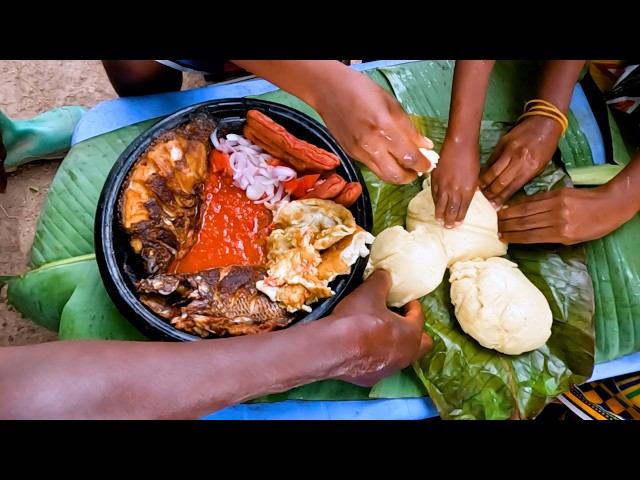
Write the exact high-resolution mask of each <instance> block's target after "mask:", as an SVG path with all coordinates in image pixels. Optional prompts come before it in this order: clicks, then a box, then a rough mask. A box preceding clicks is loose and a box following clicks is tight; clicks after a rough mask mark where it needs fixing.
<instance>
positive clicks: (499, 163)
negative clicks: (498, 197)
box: [479, 156, 510, 200]
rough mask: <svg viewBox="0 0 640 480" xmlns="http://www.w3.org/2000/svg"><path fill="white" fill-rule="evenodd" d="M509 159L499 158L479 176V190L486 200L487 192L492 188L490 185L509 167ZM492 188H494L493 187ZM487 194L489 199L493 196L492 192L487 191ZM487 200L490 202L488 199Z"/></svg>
mask: <svg viewBox="0 0 640 480" xmlns="http://www.w3.org/2000/svg"><path fill="white" fill-rule="evenodd" d="M509 162H510V158H509V157H506V156H505V157H500V158H498V159H497V160H496V161H495V162H494V163H493V164H492V165H491V166H490V167H489V168H488V169H486V170H485V171H484V172H483V173H482V174H481V175H480V180H479V185H480V189H481V190H482V193H484V194H485V196H486V197H487V198H489V195H488V194H487V190H488V189H489V188H490V187H491V186H492V184H493V183H494V182H495V181H496V179H498V178H499V177H500V175H502V174H503V172H504V171H505V170H506V169H507V167H508V166H509ZM494 188H496V187H495V186H494ZM489 194H490V195H491V197H493V196H495V194H494V193H493V191H492V190H489ZM489 200H491V199H490V198H489Z"/></svg>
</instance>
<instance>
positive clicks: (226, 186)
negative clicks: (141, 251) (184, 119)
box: [169, 172, 273, 273]
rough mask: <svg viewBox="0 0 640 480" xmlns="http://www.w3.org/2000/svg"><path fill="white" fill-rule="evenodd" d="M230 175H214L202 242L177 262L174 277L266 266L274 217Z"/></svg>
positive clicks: (207, 191)
mask: <svg viewBox="0 0 640 480" xmlns="http://www.w3.org/2000/svg"><path fill="white" fill-rule="evenodd" d="M232 182H233V179H232V178H231V177H229V176H228V175H221V174H220V173H217V172H211V173H210V174H209V177H208V179H207V181H206V183H205V187H204V188H205V201H204V202H203V205H202V208H204V212H203V214H202V224H201V227H200V231H199V234H198V239H197V241H196V243H195V244H194V245H193V247H192V248H191V250H190V251H189V253H187V254H186V255H185V256H184V257H183V258H182V259H181V260H177V261H175V262H173V265H171V267H170V268H169V271H170V272H172V273H194V272H197V271H200V270H205V269H208V268H215V267H226V266H229V265H264V264H265V263H266V238H267V236H268V235H269V233H270V231H271V221H272V219H273V215H272V213H271V211H270V210H269V209H268V208H267V207H265V206H264V205H263V204H256V203H254V202H253V201H252V200H249V199H248V198H247V196H246V195H245V192H244V190H242V189H241V188H239V187H236V186H235V185H233V183H232Z"/></svg>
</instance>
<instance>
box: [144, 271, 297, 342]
mask: <svg viewBox="0 0 640 480" xmlns="http://www.w3.org/2000/svg"><path fill="white" fill-rule="evenodd" d="M266 274H267V270H266V268H264V267H262V266H240V265H234V266H230V267H221V268H212V269H208V270H203V271H201V272H197V273H190V274H186V273H181V274H162V275H156V276H154V277H151V278H147V279H143V280H140V281H139V282H138V283H137V288H138V291H139V292H140V293H141V294H142V295H141V296H140V299H141V301H142V303H144V304H145V305H147V306H148V307H149V308H150V309H151V310H153V311H154V312H155V313H156V314H158V315H160V316H161V317H163V318H165V319H167V320H169V323H170V324H171V325H173V326H174V327H175V328H177V329H179V330H183V331H186V332H188V333H191V334H194V335H198V336H200V337H203V338H207V337H210V336H212V335H213V336H218V337H225V336H235V335H250V334H256V333H262V332H269V331H272V330H276V329H280V328H284V327H287V326H288V325H290V324H291V322H292V321H293V319H294V317H293V316H292V315H291V314H289V313H287V312H286V310H285V309H283V308H281V307H280V306H279V305H278V304H277V303H275V302H272V301H271V300H270V299H269V297H267V296H266V295H265V294H263V293H262V292H260V291H259V290H258V289H257V288H256V282H257V281H258V280H261V279H262V278H264V277H265V276H266Z"/></svg>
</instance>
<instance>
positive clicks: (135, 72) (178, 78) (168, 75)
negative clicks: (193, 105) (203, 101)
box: [102, 60, 182, 97]
mask: <svg viewBox="0 0 640 480" xmlns="http://www.w3.org/2000/svg"><path fill="white" fill-rule="evenodd" d="M102 66H103V67H104V70H105V73H106V74H107V77H108V78H109V81H110V82H111V86H112V87H113V89H114V90H115V92H116V93H117V94H118V96H119V97H132V96H138V95H150V94H155V93H167V92H177V91H179V90H180V88H182V72H181V71H180V70H176V69H173V68H171V67H167V66H166V65H163V64H161V63H158V62H156V61H155V60H102Z"/></svg>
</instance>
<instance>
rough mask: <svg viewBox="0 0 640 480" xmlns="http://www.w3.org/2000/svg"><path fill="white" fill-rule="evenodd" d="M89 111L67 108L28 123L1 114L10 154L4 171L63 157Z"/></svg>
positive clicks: (5, 142) (3, 134)
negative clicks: (82, 119)
mask: <svg viewBox="0 0 640 480" xmlns="http://www.w3.org/2000/svg"><path fill="white" fill-rule="evenodd" d="M86 111H87V109H86V108H84V107H80V106H65V107H59V108H54V109H53V110H49V111H48V112H44V113H41V114H40V115H37V116H35V117H33V118H29V119H27V120H12V119H10V118H9V117H7V116H6V115H5V114H3V113H2V112H0V133H1V134H2V141H3V143H4V147H5V148H6V153H7V157H6V159H5V161H4V169H5V170H6V171H7V172H12V171H14V170H16V169H17V168H18V167H19V166H20V165H24V164H25V163H28V162H30V161H34V160H46V159H54V158H63V157H64V156H65V155H66V153H67V152H68V151H69V149H70V148H71V136H72V135H73V130H74V128H75V126H76V124H77V123H78V121H79V120H80V118H81V117H82V115H84V113H85V112H86Z"/></svg>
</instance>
